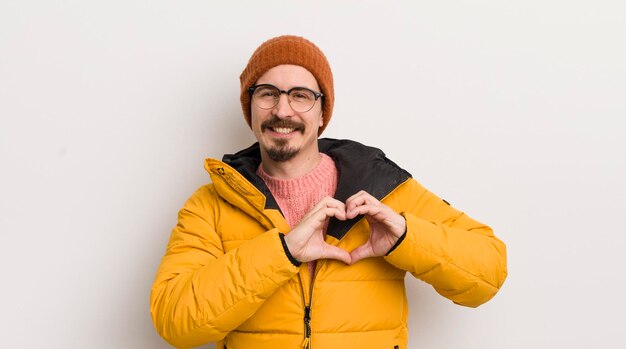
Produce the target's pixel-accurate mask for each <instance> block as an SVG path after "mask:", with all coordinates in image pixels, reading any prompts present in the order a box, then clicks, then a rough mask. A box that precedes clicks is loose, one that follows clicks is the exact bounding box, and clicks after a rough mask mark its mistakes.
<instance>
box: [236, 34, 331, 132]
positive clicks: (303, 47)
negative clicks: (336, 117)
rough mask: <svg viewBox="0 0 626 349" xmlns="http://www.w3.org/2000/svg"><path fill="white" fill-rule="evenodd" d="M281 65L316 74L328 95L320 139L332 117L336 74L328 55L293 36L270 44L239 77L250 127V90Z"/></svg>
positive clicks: (245, 116) (325, 99)
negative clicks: (292, 66)
mask: <svg viewBox="0 0 626 349" xmlns="http://www.w3.org/2000/svg"><path fill="white" fill-rule="evenodd" d="M281 64H293V65H299V66H301V67H303V68H305V69H306V70H308V71H309V72H311V74H313V76H314V77H315V79H316V80H317V83H318V84H319V86H320V88H321V90H322V91H321V92H322V93H323V94H324V97H322V98H323V99H322V103H323V115H322V118H323V125H322V127H320V129H319V131H318V135H319V134H321V133H322V131H324V129H325V128H326V125H328V121H329V120H330V117H331V115H332V114H333V104H334V101H335V91H334V88H333V73H332V72H331V70H330V65H329V64H328V60H327V59H326V56H324V53H322V51H321V50H320V49H319V48H318V47H317V46H315V44H313V43H312V42H310V41H309V40H307V39H305V38H302V37H299V36H293V35H284V36H278V37H275V38H272V39H269V40H267V41H266V42H264V43H263V44H261V46H259V47H258V48H257V49H256V51H254V53H253V54H252V57H250V60H249V61H248V65H247V66H246V68H245V69H244V70H243V72H242V73H241V76H239V81H240V82H241V96H240V99H241V108H242V109H243V116H244V118H245V119H246V122H247V123H248V125H251V120H250V118H251V115H250V94H249V93H248V88H249V87H250V86H252V85H254V84H255V83H256V81H257V80H258V79H259V78H260V77H261V76H262V75H263V74H265V72H267V71H268V70H270V69H271V68H274V67H275V66H277V65H281Z"/></svg>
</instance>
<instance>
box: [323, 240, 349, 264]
mask: <svg viewBox="0 0 626 349" xmlns="http://www.w3.org/2000/svg"><path fill="white" fill-rule="evenodd" d="M321 258H325V259H336V260H338V261H342V262H344V263H345V264H350V261H351V258H350V254H349V253H348V252H347V251H346V250H344V249H342V248H339V247H337V246H333V245H329V244H326V246H324V252H323V253H322V256H321Z"/></svg>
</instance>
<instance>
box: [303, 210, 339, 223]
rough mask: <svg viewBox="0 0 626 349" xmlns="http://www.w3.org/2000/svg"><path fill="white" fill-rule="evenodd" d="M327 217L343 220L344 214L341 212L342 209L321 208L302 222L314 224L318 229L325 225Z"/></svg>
mask: <svg viewBox="0 0 626 349" xmlns="http://www.w3.org/2000/svg"><path fill="white" fill-rule="evenodd" d="M329 217H335V218H337V219H340V220H345V219H346V212H345V211H344V210H343V208H337V207H322V208H320V209H319V210H317V211H316V212H313V214H312V215H311V216H310V217H308V218H306V219H305V220H302V221H303V222H307V223H309V222H310V223H312V224H315V226H316V228H320V227H321V226H322V225H323V224H324V223H326V220H327V219H328V218H329ZM305 224H306V223H305Z"/></svg>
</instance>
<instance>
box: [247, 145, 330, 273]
mask: <svg viewBox="0 0 626 349" xmlns="http://www.w3.org/2000/svg"><path fill="white" fill-rule="evenodd" d="M320 155H321V157H322V160H321V161H320V163H319V164H318V165H317V166H316V167H315V168H314V169H313V170H311V171H310V172H309V173H307V174H305V175H304V176H302V177H298V178H293V179H278V178H275V177H272V176H270V175H269V174H267V173H266V172H265V171H263V167H262V166H259V168H258V169H257V172H256V173H257V174H258V175H259V176H260V177H261V178H262V179H263V181H265V184H267V187H268V188H269V190H270V192H271V193H272V195H273V196H274V198H275V199H276V202H277V203H278V206H279V207H280V209H281V211H283V215H285V219H287V223H289V226H291V227H292V228H293V227H295V226H297V225H298V223H300V221H301V220H302V217H304V215H305V214H307V213H308V212H309V211H310V210H311V208H313V206H315V205H316V204H317V203H318V202H320V200H322V198H324V197H325V196H330V197H332V196H333V195H335V190H336V189H337V167H336V166H335V162H334V161H333V160H332V159H331V158H330V157H329V156H328V155H326V154H323V153H320ZM314 270H315V262H310V263H309V271H310V272H311V277H313V271H314Z"/></svg>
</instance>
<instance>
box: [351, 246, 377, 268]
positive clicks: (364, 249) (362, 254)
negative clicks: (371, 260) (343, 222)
mask: <svg viewBox="0 0 626 349" xmlns="http://www.w3.org/2000/svg"><path fill="white" fill-rule="evenodd" d="M372 256H373V254H372V244H371V243H370V241H369V240H368V241H367V242H366V243H364V244H363V245H361V246H359V247H357V248H355V249H354V250H352V252H350V259H351V262H350V264H354V263H356V262H358V261H360V260H361V259H364V258H368V257H372Z"/></svg>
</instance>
